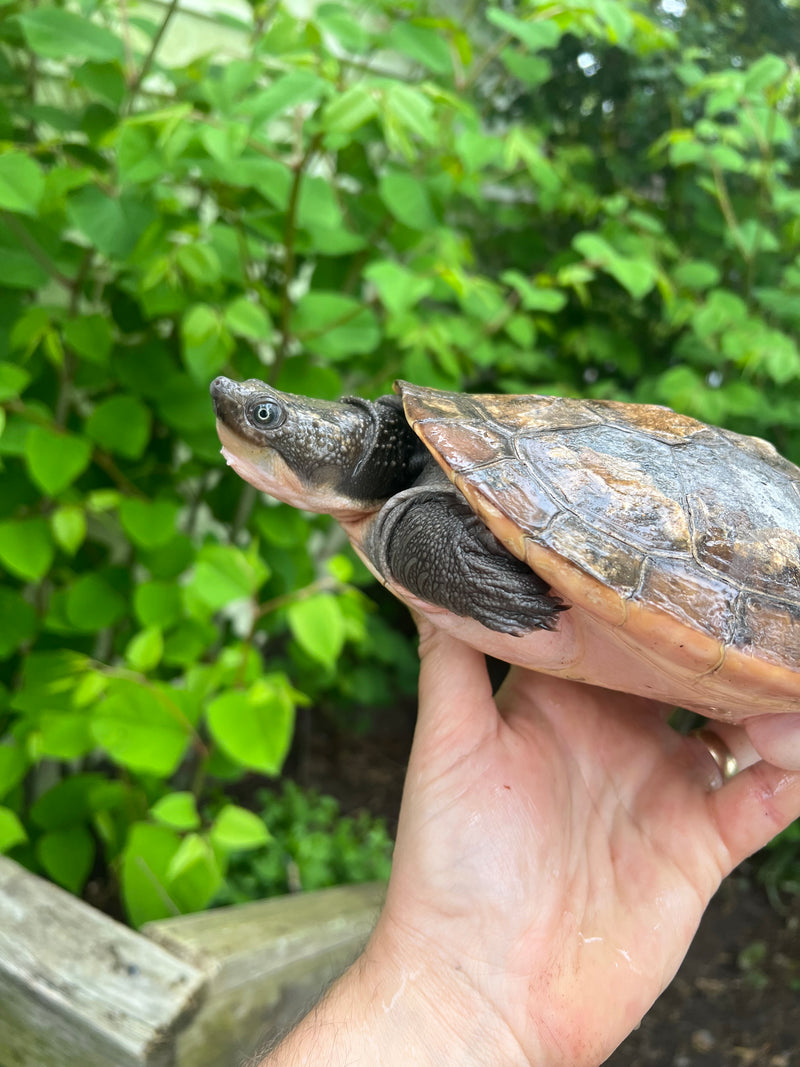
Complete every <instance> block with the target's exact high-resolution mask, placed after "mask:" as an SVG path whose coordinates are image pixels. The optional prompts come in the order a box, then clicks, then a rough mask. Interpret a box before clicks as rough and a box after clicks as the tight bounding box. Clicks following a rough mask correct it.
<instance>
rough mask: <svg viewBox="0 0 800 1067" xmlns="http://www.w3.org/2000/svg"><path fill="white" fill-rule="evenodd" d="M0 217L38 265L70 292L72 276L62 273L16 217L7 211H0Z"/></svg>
mask: <svg viewBox="0 0 800 1067" xmlns="http://www.w3.org/2000/svg"><path fill="white" fill-rule="evenodd" d="M0 218H2V220H3V222H4V223H5V225H6V226H7V227H8V229H9V230H10V231H11V232H12V233H13V234H14V236H15V237H16V238H17V240H18V241H19V243H20V244H22V245H24V246H25V248H26V249H27V251H28V252H30V254H31V255H32V256H33V258H34V259H35V260H36V262H37V263H38V264H39V266H40V267H43V268H44V269H45V270H46V271H47V273H48V274H49V275H50V277H51V278H52V279H53V281H55V282H58V284H59V285H63V287H64V288H65V289H67V290H68V291H69V292H70V294H71V293H72V292H73V289H74V287H75V284H76V283H75V281H73V279H72V278H68V277H67V275H66V274H63V273H62V272H61V271H60V270H59V269H58V267H57V266H56V265H55V263H54V262H53V261H52V259H51V258H50V256H48V254H47V253H46V252H45V250H44V249H43V248H42V247H41V245H39V244H38V243H37V242H36V241H35V240H34V239H33V237H31V235H30V234H29V233H28V231H27V230H26V229H25V227H24V226H21V225H20V224H19V222H18V221H17V219H15V218H14V216H13V215H12V214H10V212H8V211H3V212H0Z"/></svg>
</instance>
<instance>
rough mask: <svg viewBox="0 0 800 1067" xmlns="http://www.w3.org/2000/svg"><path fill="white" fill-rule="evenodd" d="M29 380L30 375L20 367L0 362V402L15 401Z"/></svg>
mask: <svg viewBox="0 0 800 1067" xmlns="http://www.w3.org/2000/svg"><path fill="white" fill-rule="evenodd" d="M30 380H31V376H30V374H29V373H28V372H27V371H26V370H24V369H23V368H22V367H17V366H16V365H15V364H14V363H3V362H0V402H2V401H4V400H16V398H17V397H18V396H19V395H20V393H22V392H23V391H24V389H25V387H26V386H27V384H28V382H29V381H30Z"/></svg>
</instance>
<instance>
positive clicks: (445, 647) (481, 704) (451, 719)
mask: <svg viewBox="0 0 800 1067" xmlns="http://www.w3.org/2000/svg"><path fill="white" fill-rule="evenodd" d="M416 621H417V626H418V629H419V634H420V641H419V654H420V672H419V711H418V715H417V730H416V734H415V745H417V744H420V743H423V744H424V743H425V742H426V741H436V740H439V741H441V740H443V739H445V738H446V739H448V741H450V742H452V743H453V744H454V745H455V746H456V748H457V749H458V750H460V751H464V750H469V749H471V748H472V747H473V746H474V744H475V742H476V740H477V739H478V738H479V737H480V736H482V735H484V734H485V733H486V732H487V731H488V730H494V729H496V727H497V720H498V714H497V708H496V707H495V703H494V700H493V699H492V687H491V683H490V681H489V674H488V671H487V669H486V659H485V657H484V655H483V653H482V652H478V651H476V649H474V648H472V647H471V646H470V645H466V644H464V642H463V641H459V640H458V639H457V638H455V637H452V636H451V635H450V634H447V633H445V632H444V631H443V630H440V629H438V628H437V627H434V626H432V625H431V624H430V622H428V620H427V619H421V618H418V619H417V620H416ZM455 754H456V753H453V755H455Z"/></svg>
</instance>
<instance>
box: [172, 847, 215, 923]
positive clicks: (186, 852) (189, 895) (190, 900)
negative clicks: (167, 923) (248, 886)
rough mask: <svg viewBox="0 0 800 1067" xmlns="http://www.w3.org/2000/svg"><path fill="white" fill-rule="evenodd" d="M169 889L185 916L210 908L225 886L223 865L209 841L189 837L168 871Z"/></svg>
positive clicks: (179, 848) (179, 849) (174, 857)
mask: <svg viewBox="0 0 800 1067" xmlns="http://www.w3.org/2000/svg"><path fill="white" fill-rule="evenodd" d="M167 885H168V887H169V890H170V892H171V894H172V896H173V897H174V899H175V900H176V901H177V902H178V904H179V905H180V907H181V910H182V911H184V912H187V911H199V910H200V909H201V908H204V907H206V905H207V904H208V903H209V901H210V900H211V898H212V897H213V896H214V894H215V893H216V892H217V890H218V889H219V888H220V886H221V885H222V871H221V870H220V866H219V861H218V860H217V857H216V856H215V855H214V852H213V850H212V848H211V846H210V844H209V843H208V841H206V840H205V838H203V837H201V836H200V835H199V834H188V835H187V836H186V837H185V838H184V839H183V841H181V843H180V845H179V847H178V850H177V851H176V853H175V855H174V856H173V857H172V859H171V860H170V862H169V866H168V867H167Z"/></svg>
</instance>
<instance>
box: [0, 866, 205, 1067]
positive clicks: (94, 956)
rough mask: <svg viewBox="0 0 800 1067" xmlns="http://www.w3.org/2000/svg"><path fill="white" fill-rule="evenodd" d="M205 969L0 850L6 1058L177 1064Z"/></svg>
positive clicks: (24, 1066)
mask: <svg viewBox="0 0 800 1067" xmlns="http://www.w3.org/2000/svg"><path fill="white" fill-rule="evenodd" d="M205 986H206V976H205V975H204V974H203V973H202V972H201V971H200V970H198V969H197V968H196V967H193V966H192V965H191V964H190V963H187V962H186V961H185V960H180V959H177V958H176V957H175V956H173V955H172V954H171V953H170V952H168V951H167V950H165V949H163V948H161V947H160V946H159V945H157V944H155V943H153V942H152V941H150V940H148V939H147V938H145V937H142V936H141V935H139V934H137V933H135V932H134V931H133V930H130V929H128V927H126V926H123V925H122V924H121V923H118V922H115V921H114V920H113V919H110V918H108V916H107V915H104V914H102V912H99V911H97V910H96V909H94V908H91V907H89V906H88V905H87V904H84V903H83V901H80V900H78V899H77V898H75V897H73V896H71V895H70V894H69V893H67V892H65V891H64V890H62V889H59V888H58V887H57V886H54V885H52V884H50V883H49V882H46V881H44V879H41V878H37V877H36V876H35V875H32V874H31V873H30V872H29V871H26V870H24V869H23V868H22V867H20V866H19V865H18V864H16V863H14V862H12V861H11V860H9V859H7V858H5V857H3V856H0V1065H2V1067H51V1065H52V1067H173V1064H174V1058H173V1046H174V1043H175V1035H176V1033H177V1031H179V1030H182V1029H183V1028H184V1027H185V1026H186V1025H187V1024H188V1023H189V1022H190V1020H191V1018H192V1017H193V1016H194V1014H195V1012H196V1011H197V1010H198V1008H199V1006H200V1001H201V1000H202V998H203V993H204V990H205Z"/></svg>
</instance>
